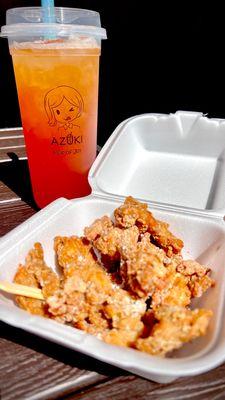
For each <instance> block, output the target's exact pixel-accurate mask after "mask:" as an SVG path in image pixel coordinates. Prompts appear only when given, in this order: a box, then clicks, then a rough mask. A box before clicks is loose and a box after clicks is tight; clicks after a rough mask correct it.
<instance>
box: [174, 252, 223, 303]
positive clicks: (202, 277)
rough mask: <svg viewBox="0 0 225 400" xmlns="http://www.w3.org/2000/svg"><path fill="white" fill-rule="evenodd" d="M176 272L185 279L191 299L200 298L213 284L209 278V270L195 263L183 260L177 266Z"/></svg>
mask: <svg viewBox="0 0 225 400" xmlns="http://www.w3.org/2000/svg"><path fill="white" fill-rule="evenodd" d="M177 271H178V272H180V273H181V274H182V275H183V276H185V277H186V278H187V285H188V288H189V289H190V291H191V296H192V297H201V296H202V295H203V293H204V292H205V291H206V290H207V289H209V288H210V287H211V286H213V285H214V284H215V281H214V280H213V279H212V278H210V276H209V275H210V272H211V270H210V268H208V267H206V266H205V265H201V264H199V263H198V262H197V261H193V260H184V261H182V262H181V263H180V264H179V265H178V266H177Z"/></svg>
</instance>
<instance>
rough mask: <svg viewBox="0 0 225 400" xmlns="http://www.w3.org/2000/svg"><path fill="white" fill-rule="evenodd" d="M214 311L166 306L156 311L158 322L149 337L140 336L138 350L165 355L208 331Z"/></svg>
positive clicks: (137, 343)
mask: <svg viewBox="0 0 225 400" xmlns="http://www.w3.org/2000/svg"><path fill="white" fill-rule="evenodd" d="M211 316H212V312H211V311H209V310H203V309H196V310H193V311H192V310H188V309H186V308H184V307H172V306H169V307H168V306H164V307H159V308H158V309H157V310H156V311H155V317H156V319H157V320H158V322H157V323H156V324H155V325H154V327H153V329H152V331H151V335H150V336H149V337H148V338H139V339H137V341H136V343H135V345H134V346H135V347H136V348H137V349H138V350H141V351H145V352H147V353H149V354H152V355H160V356H165V354H167V353H168V352H171V351H172V350H175V349H179V348H180V347H181V346H182V345H183V344H184V343H187V342H190V341H191V340H193V339H196V338H197V337H199V336H203V335H205V333H206V330H207V327H208V324H209V320H210V318H211Z"/></svg>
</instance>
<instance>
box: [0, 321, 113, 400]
mask: <svg viewBox="0 0 225 400" xmlns="http://www.w3.org/2000/svg"><path fill="white" fill-rule="evenodd" d="M0 337H1V338H0V354H1V358H0V389H1V396H2V397H0V398H2V400H15V399H25V398H26V399H31V398H32V399H33V400H35V399H36V400H37V399H49V398H51V399H53V398H57V397H58V396H59V395H60V397H61V396H64V395H66V394H68V393H71V392H73V391H77V390H81V389H82V388H84V387H86V386H90V385H93V384H96V383H98V382H101V381H105V380H106V379H108V378H107V376H106V374H107V373H108V374H110V373H112V374H113V372H111V371H112V370H113V369H111V367H109V369H107V367H105V365H103V364H101V363H98V362H95V360H93V359H91V358H89V357H86V356H84V355H82V354H79V353H77V352H73V351H72V350H69V349H66V348H64V347H62V346H59V345H56V344H55V343H51V342H48V341H46V340H44V339H41V338H39V337H37V336H34V335H31V334H28V333H26V332H24V331H22V330H19V329H15V328H13V327H10V326H8V325H6V324H3V323H0ZM114 375H115V372H114Z"/></svg>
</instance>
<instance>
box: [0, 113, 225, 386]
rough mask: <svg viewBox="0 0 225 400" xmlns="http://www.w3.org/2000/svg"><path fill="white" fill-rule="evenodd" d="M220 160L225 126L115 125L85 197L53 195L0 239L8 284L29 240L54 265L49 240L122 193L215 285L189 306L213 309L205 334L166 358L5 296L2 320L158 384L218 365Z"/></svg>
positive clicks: (152, 121) (155, 118) (221, 327)
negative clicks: (142, 204) (208, 271)
mask: <svg viewBox="0 0 225 400" xmlns="http://www.w3.org/2000/svg"><path fill="white" fill-rule="evenodd" d="M224 154H225V120H219V119H208V118H206V117H205V116H203V115H202V114H201V113H195V112H183V111H180V112H177V113H175V114H170V115H161V114H145V115H140V116H137V117H133V118H130V119H129V120H127V121H125V122H123V123H122V124H120V125H119V126H118V127H117V129H116V130H115V131H114V133H113V134H112V135H111V137H110V138H109V140H108V141H107V143H106V144H105V146H104V147H103V149H102V151H101V152H100V154H99V156H98V157H97V159H96V161H95V162H94V164H93V166H92V168H91V170H90V174H89V181H90V184H91V186H92V189H93V191H92V194H91V195H90V196H89V197H86V198H81V199H76V200H71V201H69V200H66V199H58V200H56V201H55V202H53V203H52V204H50V205H49V206H48V207H46V208H45V209H43V210H42V211H40V212H38V213H37V214H36V215H34V216H33V217H31V218H30V219H29V220H27V221H26V222H24V223H23V224H21V225H20V226H18V227H17V228H16V229H14V230H13V231H11V232H10V233H8V234H7V235H5V236H4V237H3V238H2V239H1V240H0V279H1V280H7V281H12V280H13V277H14V274H15V272H16V270H17V267H18V264H19V263H23V262H24V258H25V256H26V254H27V252H28V251H29V249H30V248H31V247H32V246H33V244H34V242H36V241H40V242H41V243H42V244H43V247H44V252H45V259H46V262H47V264H48V265H49V266H51V267H53V268H54V265H55V262H54V252H53V238H54V236H56V235H74V234H77V235H81V234H82V231H83V228H84V227H85V226H86V225H89V224H90V223H91V222H93V220H94V219H96V218H98V217H101V216H103V215H104V214H109V215H112V213H113V210H114V209H115V208H116V207H118V206H119V205H120V204H121V203H122V202H123V200H124V197H125V196H126V195H133V196H134V197H136V198H138V199H140V200H144V201H146V202H148V204H149V208H150V209H151V210H152V211H153V213H154V215H155V216H156V218H158V219H162V220H164V221H167V222H168V223H169V224H170V228H171V230H172V232H173V233H174V234H175V235H177V236H178V237H180V238H182V239H183V240H184V243H185V248H184V252H183V254H184V256H185V257H186V258H194V259H197V260H198V261H199V262H201V263H203V264H206V265H209V266H211V268H212V270H213V274H212V276H213V278H214V279H215V280H216V287H215V288H213V289H210V290H209V291H208V292H207V293H206V294H205V295H204V296H203V297H202V298H200V299H197V300H195V306H197V307H199V306H200V307H205V308H210V309H212V310H213V313H214V316H213V318H212V320H211V323H210V326H209V330H208V333H207V335H206V336H205V337H203V338H200V339H197V340H195V341H194V342H193V343H190V344H186V345H185V346H184V347H183V348H182V349H181V350H179V351H176V352H174V353H173V355H172V357H169V358H164V359H162V358H160V357H152V356H150V355H148V354H145V353H142V352H138V351H136V350H133V349H127V348H122V347H119V346H112V345H108V344H106V343H104V342H103V341H101V340H99V339H97V338H96V337H94V336H91V335H88V334H86V333H84V332H83V331H80V330H77V329H75V328H72V327H69V326H65V325H61V324H59V323H57V322H55V321H51V320H48V319H45V318H41V317H38V316H34V315H30V314H29V313H27V312H25V311H23V310H21V309H19V308H18V307H17V306H16V304H15V303H14V301H13V296H10V295H6V294H3V293H1V294H0V320H2V321H4V322H6V323H8V324H11V325H13V326H15V327H19V328H22V329H24V330H26V331H28V332H32V333H35V334H37V335H39V336H41V337H44V338H46V339H49V340H51V341H53V342H56V343H59V344H62V345H63V346H66V347H69V348H71V349H73V350H78V351H79V352H82V353H84V354H88V355H90V356H93V357H95V358H96V359H99V360H101V361H105V362H107V363H110V364H112V365H115V366H118V367H120V368H123V369H125V370H128V371H130V372H132V373H135V374H138V375H141V376H143V377H145V378H147V379H152V380H153V381H156V382H162V383H166V382H170V381H172V380H174V379H175V378H177V377H180V376H189V375H196V374H200V373H203V372H206V371H208V370H210V369H212V368H214V367H216V366H217V365H219V364H220V363H222V362H223V361H225V319H224V296H225V273H224V267H225V223H224V220H223V217H224V215H225V156H224Z"/></svg>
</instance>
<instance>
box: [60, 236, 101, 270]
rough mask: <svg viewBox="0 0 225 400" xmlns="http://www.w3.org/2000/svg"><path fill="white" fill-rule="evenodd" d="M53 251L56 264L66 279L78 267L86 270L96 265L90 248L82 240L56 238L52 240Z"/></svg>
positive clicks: (75, 237) (76, 238)
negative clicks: (56, 260) (55, 255)
mask: <svg viewBox="0 0 225 400" xmlns="http://www.w3.org/2000/svg"><path fill="white" fill-rule="evenodd" d="M54 249H55V252H56V254H57V259H58V263H59V265H60V267H61V268H62V270H63V274H64V275H65V276H66V277H69V276H72V275H73V273H74V270H76V269H77V268H78V267H80V268H82V267H84V268H86V267H88V266H89V265H90V266H91V265H95V263H96V256H95V254H94V251H93V249H92V246H91V245H90V244H88V243H86V242H85V239H83V238H79V237H77V236H71V237H63V236H57V237H55V240H54Z"/></svg>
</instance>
